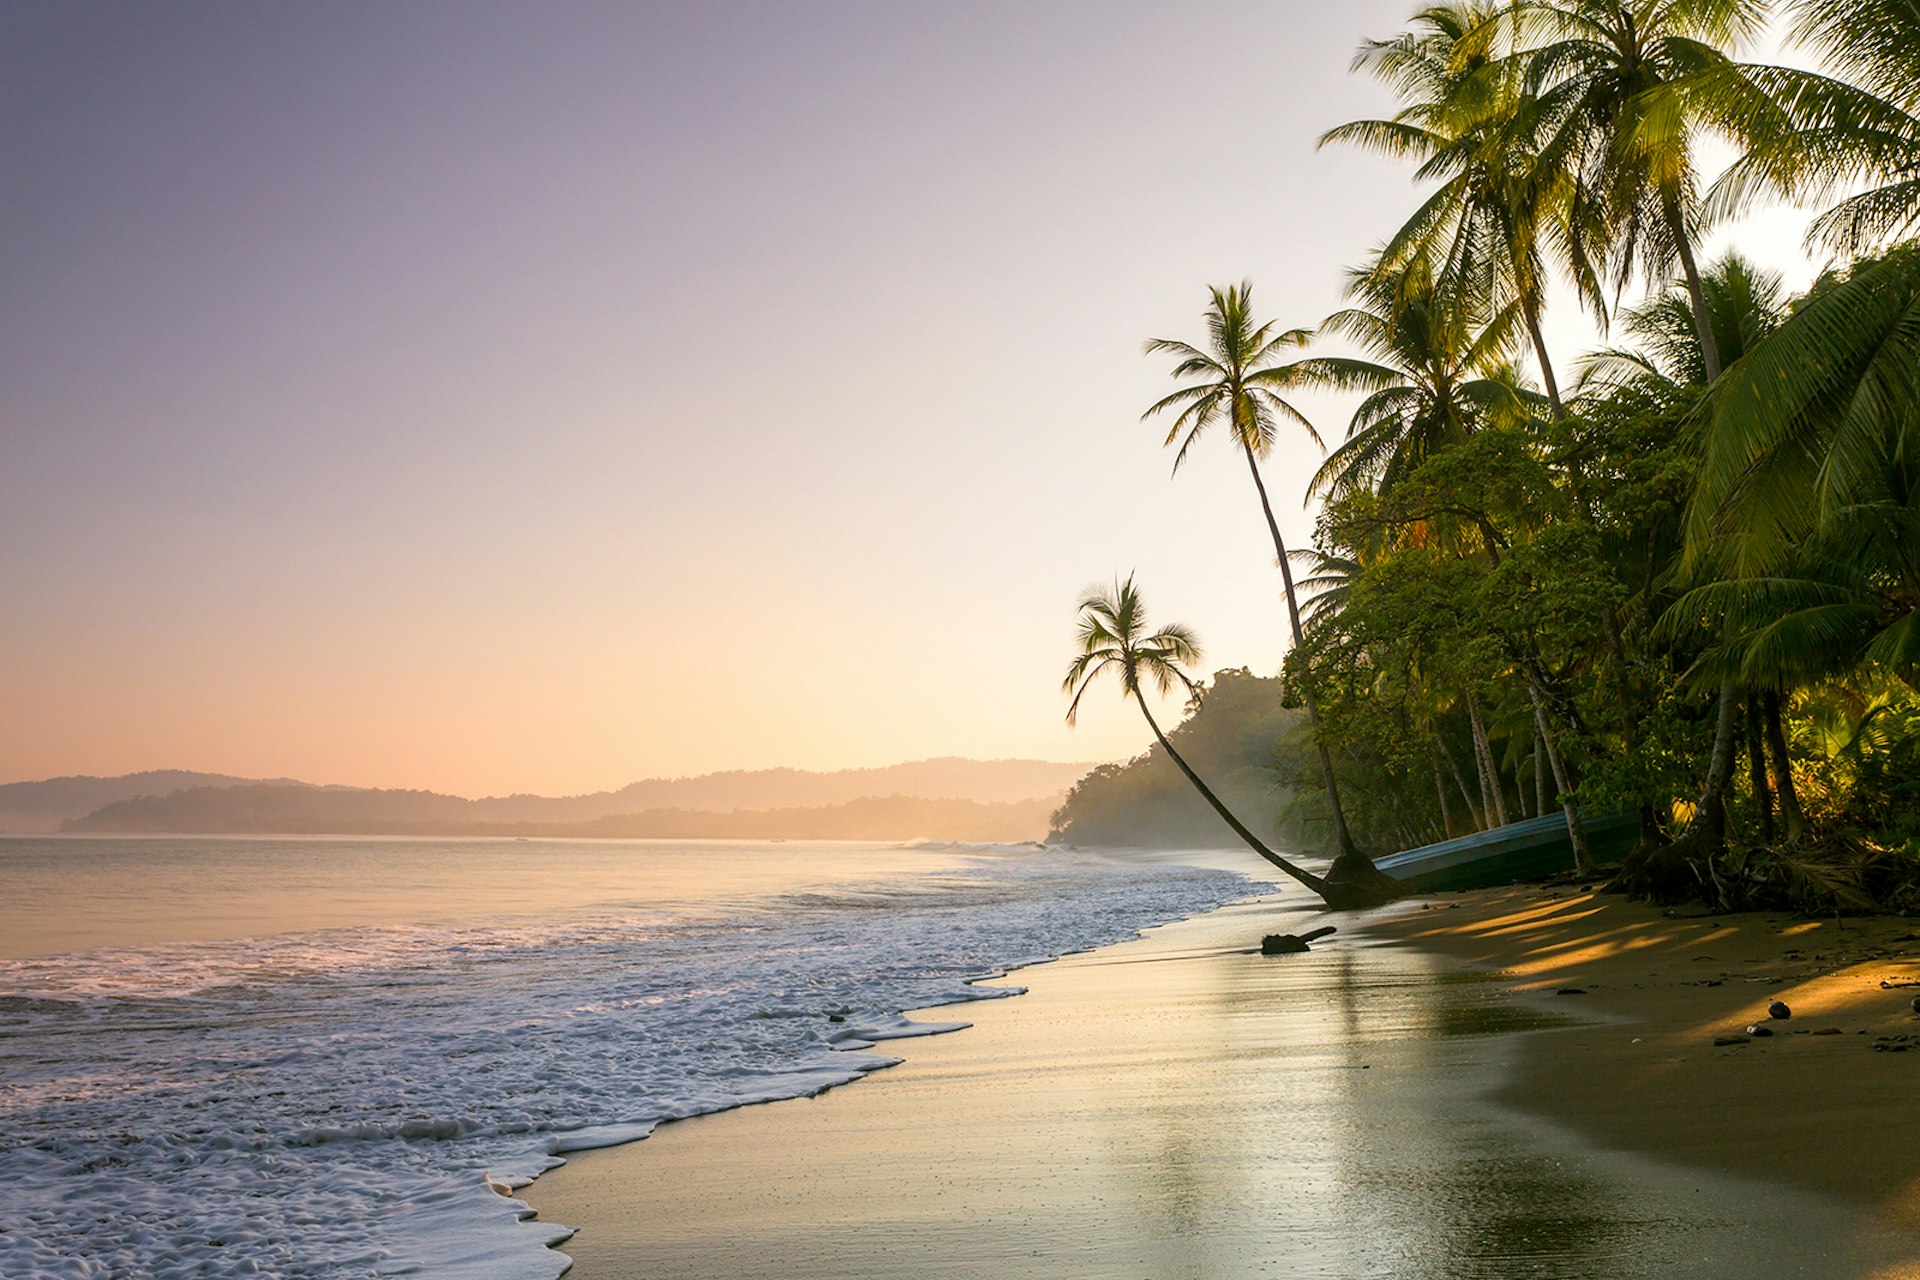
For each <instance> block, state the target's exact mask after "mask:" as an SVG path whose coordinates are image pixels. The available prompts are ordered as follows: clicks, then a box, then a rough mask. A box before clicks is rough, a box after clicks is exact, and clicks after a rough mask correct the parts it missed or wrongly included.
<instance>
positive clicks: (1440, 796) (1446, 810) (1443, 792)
mask: <svg viewBox="0 0 1920 1280" xmlns="http://www.w3.org/2000/svg"><path fill="white" fill-rule="evenodd" d="M1433 794H1434V798H1435V799H1437V800H1439V801H1440V829H1441V830H1442V831H1444V832H1446V835H1445V837H1444V838H1445V839H1448V840H1451V839H1452V838H1453V806H1452V805H1450V804H1448V803H1447V781H1446V779H1445V778H1442V777H1441V776H1440V757H1439V755H1438V753H1436V754H1435V755H1434V757H1433Z"/></svg>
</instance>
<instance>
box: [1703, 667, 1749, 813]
mask: <svg viewBox="0 0 1920 1280" xmlns="http://www.w3.org/2000/svg"><path fill="white" fill-rule="evenodd" d="M1739 708H1740V697H1739V695H1738V693H1736V692H1735V690H1734V685H1733V678H1732V677H1731V676H1729V677H1727V678H1726V679H1724V680H1722V681H1721V682H1720V703H1719V708H1718V712H1717V714H1716V715H1715V717H1714V726H1713V754H1712V755H1711V756H1709V757H1708V758H1707V781H1706V785H1705V786H1703V787H1702V788H1701V789H1700V805H1699V810H1698V812H1697V813H1696V814H1695V815H1694V825H1695V826H1696V827H1697V828H1698V829H1699V830H1700V831H1701V832H1702V833H1703V835H1704V837H1705V839H1706V842H1707V845H1708V846H1709V848H1711V849H1718V848H1720V847H1721V846H1723V845H1724V844H1725V843H1726V840H1727V784H1728V783H1729V782H1731V781H1732V780H1733V735H1734V725H1735V722H1736V721H1737V720H1738V719H1739V718H1740V717H1739V715H1738V714H1737V712H1738V711H1739Z"/></svg>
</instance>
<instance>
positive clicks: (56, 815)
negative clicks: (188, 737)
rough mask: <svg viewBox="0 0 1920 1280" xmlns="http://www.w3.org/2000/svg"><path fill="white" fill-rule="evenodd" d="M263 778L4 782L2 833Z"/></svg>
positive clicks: (187, 775) (153, 773)
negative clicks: (140, 799)
mask: <svg viewBox="0 0 1920 1280" xmlns="http://www.w3.org/2000/svg"><path fill="white" fill-rule="evenodd" d="M260 781H262V779H260V778H235V777H231V776H229V775H227V774H224V773H193V772H190V771H188V770H185V769H153V770H149V771H148V772H146V773H124V774H121V775H120V776H119V777H117V778H93V777H84V776H75V777H66V778H48V779H46V780H45V781H43V782H8V783H0V831H15V832H31V831H56V830H58V829H59V827H60V824H61V823H62V822H65V821H66V820H67V819H69V818H77V817H80V816H81V815H82V814H87V813H92V812H93V811H94V810H95V809H98V808H99V807H100V806H102V805H108V804H113V803H114V802H115V801H118V800H130V799H132V798H133V797H134V796H164V795H170V794H172V793H173V792H175V791H178V790H180V789H181V788H183V787H226V786H232V785H234V784H236V783H251V782H260ZM273 781H274V782H275V783H277V784H279V785H283V786H294V787H298V786H305V785H307V784H306V783H301V782H295V781H294V780H293V779H291V778H276V779H273Z"/></svg>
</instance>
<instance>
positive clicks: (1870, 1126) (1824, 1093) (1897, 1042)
mask: <svg viewBox="0 0 1920 1280" xmlns="http://www.w3.org/2000/svg"><path fill="white" fill-rule="evenodd" d="M1375 932H1377V933H1379V934H1383V935H1385V936H1388V937H1392V938H1396V939H1399V940H1401V941H1404V942H1407V943H1411V944H1413V945H1417V946H1419V947H1422V948H1425V949H1430V950H1437V951H1441V952H1444V953H1446V954H1449V955H1453V956H1457V957H1460V958H1463V959H1467V960H1470V961H1473V962H1476V963H1478V964H1482V965H1488V966H1492V967H1494V968H1497V969H1499V970H1501V971H1502V972H1503V974H1504V975H1505V977H1506V979H1507V981H1508V983H1509V984H1510V986H1511V987H1512V989H1513V990H1515V991H1516V992H1533V993H1538V994H1539V995H1540V996H1541V997H1542V998H1544V999H1548V1000H1553V1001H1555V1002H1556V1003H1558V1004H1563V1005H1570V1004H1574V1003H1577V1004H1579V1005H1580V1006H1581V1007H1582V1008H1583V1009H1585V1010H1587V1011H1588V1012H1589V1013H1590V1014H1593V1015H1598V1016H1601V1017H1604V1018H1607V1019H1610V1020H1611V1021H1609V1022H1607V1023H1604V1024H1601V1025H1592V1026H1584V1027H1579V1028H1575V1029H1572V1030H1568V1031H1564V1032H1560V1033H1557V1034H1555V1035H1551V1036H1538V1037H1532V1038H1529V1039H1528V1040H1526V1041H1525V1042H1524V1043H1523V1044H1522V1045H1521V1046H1520V1049H1519V1055H1520V1069H1519V1070H1517V1071H1515V1072H1513V1073H1512V1075H1511V1076H1510V1077H1509V1078H1508V1080H1507V1082H1506V1083H1505V1084H1504V1085H1503V1086H1502V1088H1501V1090H1500V1092H1499V1095H1498V1096H1499V1097H1500V1099H1501V1100H1502V1101H1504V1102H1507V1103H1509V1104H1511V1105H1513V1106H1516V1107H1519V1108H1522V1109H1524V1110H1527V1111H1530V1112H1535V1113H1538V1114H1541V1115H1545V1116H1550V1117H1552V1118H1553V1119H1555V1120H1556V1121H1558V1122H1560V1123H1562V1124H1565V1125H1567V1126H1569V1127H1571V1128H1573V1129H1575V1130H1576V1131H1578V1132H1580V1133H1581V1134H1584V1135H1586V1136H1588V1137H1589V1138H1591V1139H1593V1140H1596V1141H1600V1142H1604V1143H1607V1144H1609V1145H1612V1146H1617V1147H1622V1148H1625V1149H1628V1150H1632V1151H1638V1152H1643V1153H1646V1154H1648V1155H1652V1156H1656V1157H1659V1158H1661V1159H1663V1160H1668V1161H1679V1162H1685V1163H1688V1164H1693V1165H1697V1166H1699V1167H1701V1168H1704V1169H1711V1170H1722V1171H1728V1172H1733V1173H1738V1174H1742V1175H1745V1176H1748V1177H1754V1178H1764V1179H1767V1180H1769V1181H1776V1182H1781V1183H1786V1184H1789V1185H1796V1186H1800V1187H1804V1188H1807V1189H1809V1190H1813V1191H1817V1192H1821V1193H1825V1194H1827V1195H1831V1196H1836V1197H1840V1198H1843V1199H1845V1200H1846V1201H1848V1202H1850V1203H1852V1204H1855V1205H1857V1206H1859V1207H1861V1208H1862V1209H1864V1210H1866V1211H1868V1212H1869V1213H1870V1214H1872V1215H1874V1216H1875V1217H1876V1218H1878V1219H1880V1220H1881V1221H1883V1222H1886V1223H1890V1224H1892V1225H1895V1226H1898V1227H1904V1228H1906V1229H1909V1230H1916V1231H1920V1015H1916V1014H1915V1013H1914V1010H1913V998H1914V997H1915V996H1916V995H1920V922H1917V921H1913V920H1907V919H1900V918H1897V917H1879V918H1873V919H1850V920H1848V919H1843V920H1835V919H1832V918H1828V919H1825V920H1808V919H1803V918H1796V917H1794V916H1791V915H1788V914H1785V913H1756V914H1748V915H1738V916H1707V915H1702V914H1698V913H1694V912H1688V911H1675V912H1667V911H1662V910H1661V909H1659V908H1656V907H1649V906H1646V905H1644V904H1641V903H1636V902H1629V901H1627V900H1625V899H1623V898H1621V897H1619V896H1617V895H1611V894H1608V895H1595V894H1591V893H1578V892H1570V891H1559V892H1553V891H1547V890H1539V889H1513V890H1502V891H1495V892H1485V893H1476V894H1462V895H1458V896H1449V897H1446V898H1441V899H1435V900H1433V901H1432V903H1431V905H1430V907H1429V909H1427V910H1424V911H1416V912H1414V913H1412V914H1409V915H1402V916H1400V917H1399V918H1397V919H1395V920H1392V921H1388V922H1384V923H1382V924H1379V925H1376V926H1375ZM1883 984H1885V985H1883ZM1567 988H1577V989H1579V990H1581V991H1583V992H1585V993H1586V994H1584V995H1579V996H1572V995H1568V996H1559V995H1556V994H1555V993H1557V992H1559V991H1561V990H1564V989H1567ZM1774 1001H1780V1002H1782V1003H1784V1004H1785V1005H1787V1007H1788V1009H1789V1010H1790V1011H1791V1013H1792V1017H1790V1018H1789V1019H1787V1020H1785V1021H1778V1020H1774V1019H1771V1018H1769V1017H1768V1015H1767V1007H1768V1005H1769V1004H1770V1003H1772V1002H1774ZM1752 1025H1762V1026H1764V1027H1765V1028H1766V1029H1767V1030H1768V1031H1770V1032H1772V1033H1773V1034H1772V1035H1770V1036H1765V1037H1755V1038H1749V1037H1747V1036H1746V1034H1745V1032H1746V1028H1747V1027H1749V1026H1752ZM1835 1033H1837V1034H1835ZM1735 1037H1738V1039H1737V1040H1735V1042H1734V1043H1732V1044H1722V1045H1716V1044H1715V1041H1716V1040H1720V1039H1733V1038H1735Z"/></svg>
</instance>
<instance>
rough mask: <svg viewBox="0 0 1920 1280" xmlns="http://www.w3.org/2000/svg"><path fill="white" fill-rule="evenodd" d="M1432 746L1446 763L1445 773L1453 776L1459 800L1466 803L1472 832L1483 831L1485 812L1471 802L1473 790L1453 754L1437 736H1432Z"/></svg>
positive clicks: (1485, 823)
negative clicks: (1458, 790)
mask: <svg viewBox="0 0 1920 1280" xmlns="http://www.w3.org/2000/svg"><path fill="white" fill-rule="evenodd" d="M1434 746H1435V747H1436V748H1438V749H1439V752H1440V758H1441V759H1442V760H1445V761H1446V762H1447V772H1449V773H1451V774H1452V775H1453V785H1454V786H1456V787H1458V788H1460V798H1461V799H1462V800H1465V801H1466V802H1467V812H1468V813H1469V814H1471V815H1473V826H1474V830H1476V831H1485V830H1486V829H1487V815H1486V811H1485V810H1483V809H1481V807H1480V806H1479V805H1477V804H1475V803H1474V802H1473V789H1472V788H1471V787H1469V786H1468V785H1467V779H1466V775H1464V774H1462V773H1461V772H1460V763H1459V761H1457V760H1455V759H1454V758H1453V752H1451V751H1449V750H1447V743H1446V740H1445V739H1444V738H1441V737H1440V736H1439V735H1437V734H1436V735H1435V736H1434Z"/></svg>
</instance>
